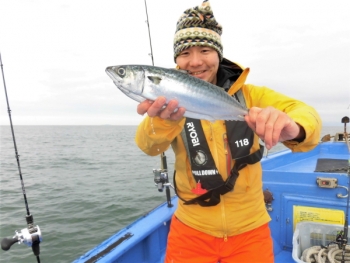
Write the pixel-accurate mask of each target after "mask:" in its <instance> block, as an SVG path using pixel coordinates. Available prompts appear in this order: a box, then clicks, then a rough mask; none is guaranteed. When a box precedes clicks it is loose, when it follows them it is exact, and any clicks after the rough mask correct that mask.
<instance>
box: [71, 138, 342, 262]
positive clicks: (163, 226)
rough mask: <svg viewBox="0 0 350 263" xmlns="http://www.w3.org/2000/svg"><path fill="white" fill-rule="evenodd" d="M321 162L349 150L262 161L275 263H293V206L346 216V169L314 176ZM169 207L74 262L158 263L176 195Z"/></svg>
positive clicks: (327, 148)
mask: <svg viewBox="0 0 350 263" xmlns="http://www.w3.org/2000/svg"><path fill="white" fill-rule="evenodd" d="M320 158H325V159H341V160H348V159H349V152H348V148H347V147H346V144H345V143H342V142H327V143H322V144H319V145H318V146H317V147H316V148H315V149H314V150H312V151H310V152H307V153H291V152H290V151H283V152H279V153H275V154H271V155H270V156H267V158H263V160H262V167H263V190H264V191H269V192H271V193H272V195H273V201H272V202H271V203H270V204H267V209H268V211H269V214H270V217H271V221H270V223H269V225H270V228H271V232H272V237H273V240H274V254H275V262H276V263H289V262H290V263H292V262H296V261H295V259H293V257H292V250H293V233H294V227H295V224H294V223H295V222H294V219H295V211H294V209H295V207H300V206H302V207H306V208H310V209H313V208H321V209H332V211H336V210H340V211H344V212H345V208H346V198H342V197H339V195H341V196H346V195H347V189H345V188H344V187H347V186H348V178H347V176H346V171H339V172H335V173H334V172H333V173H331V172H314V171H315V168H316V164H317V160H318V159H320ZM318 177H322V178H333V179H334V180H336V182H337V184H338V185H339V186H340V187H334V188H323V187H320V186H319V185H318V184H317V183H316V180H317V178H318ZM172 203H173V204H174V207H172V208H169V207H167V203H164V204H162V205H161V206H159V207H158V208H156V209H155V210H153V211H151V212H149V213H148V214H147V215H145V216H144V217H142V218H140V219H138V220H137V221H136V222H134V223H132V224H131V225H129V226H128V227H126V228H124V229H122V230H121V231H119V232H118V233H116V234H115V235H114V236H112V237H111V238H109V239H108V240H106V241H105V242H103V243H102V244H100V245H98V246H97V247H95V248H94V249H92V250H90V251H89V252H87V253H86V254H85V255H83V256H82V257H80V258H79V259H77V260H76V261H74V262H75V263H80V262H144V263H162V262H163V261H164V254H165V249H166V242H167V234H168V231H169V225H170V220H171V216H172V214H173V212H174V211H175V208H176V203H177V197H173V199H172ZM106 252H108V253H106ZM299 262H302V261H299Z"/></svg>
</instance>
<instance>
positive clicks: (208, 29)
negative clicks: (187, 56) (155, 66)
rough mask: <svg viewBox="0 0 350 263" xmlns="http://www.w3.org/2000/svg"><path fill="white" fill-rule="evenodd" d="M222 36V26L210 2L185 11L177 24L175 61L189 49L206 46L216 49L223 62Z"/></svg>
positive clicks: (204, 2)
mask: <svg viewBox="0 0 350 263" xmlns="http://www.w3.org/2000/svg"><path fill="white" fill-rule="evenodd" d="M221 34H222V26H221V25H220V24H219V23H218V22H217V21H216V20H215V17H214V14H213V11H212V10H211V8H210V4H209V1H207V0H205V1H203V3H202V4H201V5H199V6H196V7H193V8H189V9H187V10H185V12H184V13H183V14H182V15H181V17H180V18H179V20H178V21H177V24H176V31H175V36H174V60H176V57H177V56H178V55H179V54H180V53H181V52H182V51H183V50H185V49H187V48H189V47H193V46H206V47H211V48H213V49H215V50H216V51H217V52H218V54H219V58H220V61H221V60H222V58H223V53H222V50H223V48H222V44H221Z"/></svg>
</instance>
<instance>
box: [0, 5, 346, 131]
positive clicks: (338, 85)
mask: <svg viewBox="0 0 350 263" xmlns="http://www.w3.org/2000/svg"><path fill="white" fill-rule="evenodd" d="M200 3H201V0H177V1H165V0H148V1H147V6H148V15H149V23H150V27H151V37H152V45H153V54H154V61H155V65H156V66H161V67H174V62H173V57H172V56H173V51H172V41H173V34H174V30H175V25H176V21H177V19H178V18H179V16H180V15H181V13H182V12H183V11H184V10H185V9H187V8H189V7H193V6H196V5H199V4H200ZM210 3H211V6H212V9H213V11H214V15H215V17H216V19H217V20H218V21H219V23H221V24H222V26H223V35H222V41H223V46H224V56H225V57H226V58H228V59H230V60H232V61H235V62H238V63H239V64H241V65H243V66H245V67H250V69H251V72H250V75H249V76H248V80H247V83H251V84H255V85H261V86H267V87H270V88H272V89H275V90H277V91H279V92H282V93H284V94H286V95H289V96H291V97H294V98H297V99H299V100H302V101H304V102H306V103H308V104H310V105H311V106H313V107H315V108H316V109H317V111H318V112H319V114H320V115H321V118H322V119H323V122H324V124H326V125H330V124H336V125H340V119H341V118H342V117H343V116H345V115H348V116H349V113H350V109H349V106H350V17H349V10H350V4H348V3H349V1H347V0H339V1H329V0H311V1H310V0H296V1H282V0H266V1H260V0H245V1H222V0H221V1H220V0H211V1H210ZM145 21H146V12H145V4H144V0H128V1H117V0H100V1H97V0H96V1H91V0H74V1H71V0H50V1H47V0H31V1H30V0H11V1H8V0H0V52H1V55H2V60H3V65H4V71H5V80H6V85H7V91H8V96H9V101H10V108H11V110H12V120H13V123H14V125H103V124H111V125H121V124H133V125H134V124H138V123H139V122H140V120H141V119H142V116H139V115H138V114H137V113H136V105H137V103H136V102H135V101H132V100H131V99H129V98H128V97H126V96H125V95H123V94H122V93H121V92H120V91H119V90H118V89H117V88H116V87H115V86H114V84H113V82H112V81H111V79H110V78H109V77H108V76H107V74H106V73H105V68H106V67H107V66H112V65H119V64H147V65H150V64H151V63H152V61H151V57H150V56H149V55H148V54H149V53H150V47H149V38H148V30H147V24H146V23H145ZM0 86H1V90H2V91H1V92H0V105H1V107H0V124H2V125H8V124H9V118H8V115H7V106H6V101H5V95H4V91H3V85H2V83H1V85H0Z"/></svg>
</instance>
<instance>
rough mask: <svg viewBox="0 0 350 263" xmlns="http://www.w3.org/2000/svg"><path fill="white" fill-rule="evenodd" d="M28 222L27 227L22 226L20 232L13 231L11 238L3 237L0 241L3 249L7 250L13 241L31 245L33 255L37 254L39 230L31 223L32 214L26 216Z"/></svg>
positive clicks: (40, 237)
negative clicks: (13, 234)
mask: <svg viewBox="0 0 350 263" xmlns="http://www.w3.org/2000/svg"><path fill="white" fill-rule="evenodd" d="M26 220H27V223H28V227H27V228H23V229H22V230H21V231H20V232H18V231H17V230H16V231H15V233H16V235H15V236H13V238H4V239H3V240H2V241H1V248H2V249H3V250H5V251H7V250H9V249H10V248H11V246H12V245H13V244H15V243H18V244H22V243H23V244H26V245H27V246H29V247H32V250H33V252H34V255H35V256H39V254H40V247H39V244H40V242H41V241H42V236H41V230H40V228H39V226H34V225H33V216H32V215H29V216H26Z"/></svg>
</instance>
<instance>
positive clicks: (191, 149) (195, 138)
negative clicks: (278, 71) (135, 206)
mask: <svg viewBox="0 0 350 263" xmlns="http://www.w3.org/2000/svg"><path fill="white" fill-rule="evenodd" d="M241 100H242V98H241ZM243 100H244V99H243ZM225 124H226V134H227V137H226V138H227V143H226V145H228V146H229V149H227V150H229V151H230V155H231V159H232V160H235V164H234V166H233V168H232V169H231V172H230V174H229V176H228V178H227V180H226V181H224V180H223V179H222V176H221V175H220V174H219V171H218V169H217V168H216V165H215V162H214V158H213V156H212V154H211V152H210V149H209V146H208V143H207V141H206V139H205V135H204V131H203V128H202V125H201V121H200V120H198V119H191V118H186V122H185V125H184V129H183V130H182V132H181V136H182V140H183V142H184V144H185V148H186V151H187V154H188V156H189V158H190V163H191V171H192V175H193V177H194V180H195V181H196V182H197V184H199V185H201V189H198V190H203V191H202V192H203V194H201V195H199V196H198V197H196V198H194V199H191V200H184V199H182V198H181V197H180V196H179V195H178V193H176V194H177V195H178V197H179V198H180V199H181V200H182V201H184V204H186V205H190V204H199V205H201V206H214V205H217V204H218V203H220V195H224V194H226V193H228V192H230V191H232V190H233V189H234V185H235V182H236V180H237V178H238V175H239V170H241V169H242V168H244V167H245V166H246V165H248V164H254V163H257V162H259V161H260V160H261V158H262V155H263V151H264V148H263V147H262V146H261V145H260V149H259V150H257V151H256V152H254V153H250V151H251V148H252V146H253V144H254V132H253V130H252V129H251V128H250V127H249V126H248V125H247V123H246V122H244V121H226V122H225ZM229 161H231V160H229ZM175 175H176V172H174V187H175V191H176V181H175ZM197 194H199V192H197Z"/></svg>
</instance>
